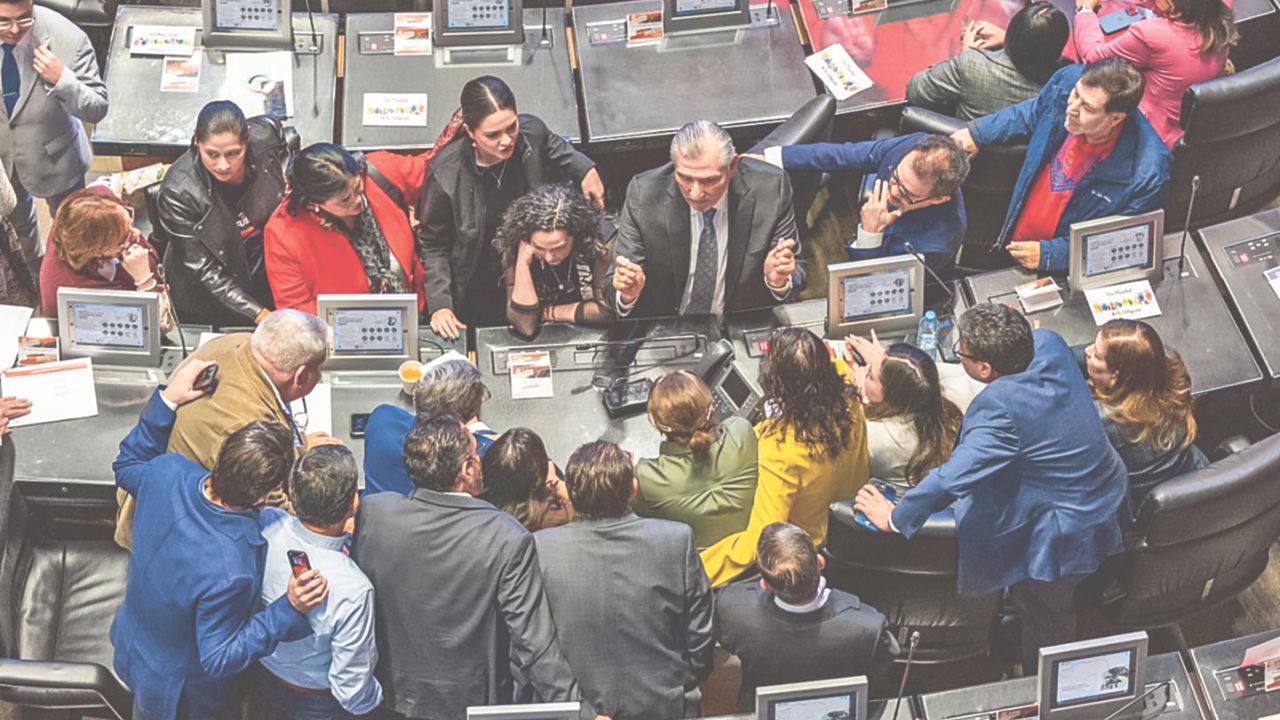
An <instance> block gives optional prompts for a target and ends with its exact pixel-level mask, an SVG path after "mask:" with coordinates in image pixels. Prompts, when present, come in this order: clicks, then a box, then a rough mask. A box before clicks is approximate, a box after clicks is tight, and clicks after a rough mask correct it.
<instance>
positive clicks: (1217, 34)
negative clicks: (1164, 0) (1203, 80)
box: [1170, 0, 1240, 55]
mask: <svg viewBox="0 0 1280 720" xmlns="http://www.w3.org/2000/svg"><path fill="white" fill-rule="evenodd" d="M1170 2H1172V3H1173V15H1172V18H1171V19H1173V20H1176V21H1178V22H1184V23H1190V24H1191V25H1195V26H1196V30H1198V31H1199V32H1200V54H1201V55H1213V54H1215V53H1219V52H1225V51H1226V50H1227V49H1228V48H1230V47H1231V46H1233V45H1235V44H1236V42H1238V41H1239V40H1240V34H1239V33H1237V32H1236V21H1235V13H1233V12H1232V10H1231V8H1229V7H1227V4H1226V3H1224V2H1222V0H1170Z"/></svg>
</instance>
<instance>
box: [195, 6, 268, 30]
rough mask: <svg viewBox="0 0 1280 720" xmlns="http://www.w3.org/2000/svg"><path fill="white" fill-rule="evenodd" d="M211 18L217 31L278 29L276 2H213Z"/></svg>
mask: <svg viewBox="0 0 1280 720" xmlns="http://www.w3.org/2000/svg"><path fill="white" fill-rule="evenodd" d="M207 1H208V0H206V2H207ZM213 17H214V28H216V29H218V30H268V31H275V30H279V29H280V6H279V3H278V1H277V0H213Z"/></svg>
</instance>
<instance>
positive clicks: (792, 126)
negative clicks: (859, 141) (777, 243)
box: [747, 93, 836, 235]
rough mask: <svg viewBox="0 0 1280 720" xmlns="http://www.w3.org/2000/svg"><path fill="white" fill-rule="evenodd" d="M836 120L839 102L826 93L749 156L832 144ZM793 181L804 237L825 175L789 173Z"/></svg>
mask: <svg viewBox="0 0 1280 720" xmlns="http://www.w3.org/2000/svg"><path fill="white" fill-rule="evenodd" d="M835 117H836V99H835V98H834V97H832V96H830V95H828V94H826V93H823V94H821V95H819V96H817V97H815V98H813V99H812V100H810V101H809V102H807V103H805V104H804V105H801V106H800V109H799V110H796V111H795V112H794V113H792V115H791V117H789V118H787V119H786V121H785V122H783V123H782V124H781V125H779V126H778V127H777V128H775V129H774V130H773V132H771V133H769V134H768V135H765V136H764V138H762V139H761V140H760V141H759V142H757V143H756V144H755V145H752V146H751V149H750V150H748V151H747V152H749V153H756V154H759V153H762V152H764V150H765V148H770V147H776V146H781V145H803V144H806V143H816V142H830V141H831V127H832V124H833V123H834V122H835ZM787 175H788V176H790V178H791V190H792V193H793V195H794V197H793V204H794V205H795V209H796V224H797V225H798V226H800V231H801V234H802V235H807V234H808V233H807V231H808V230H809V227H808V224H807V223H806V222H805V219H806V218H807V217H808V215H809V208H810V207H812V206H813V201H814V199H815V198H816V197H817V196H818V190H819V188H820V187H821V186H822V173H820V172H817V171H816V170H815V171H805V170H800V171H790V170H789V171H787Z"/></svg>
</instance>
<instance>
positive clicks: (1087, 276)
mask: <svg viewBox="0 0 1280 720" xmlns="http://www.w3.org/2000/svg"><path fill="white" fill-rule="evenodd" d="M1070 252H1071V262H1070V264H1069V267H1070V273H1071V275H1070V277H1069V278H1068V280H1067V283H1068V285H1070V287H1071V289H1072V290H1089V289H1092V288H1100V287H1107V286H1109V285H1115V284H1117V283H1123V282H1131V281H1134V280H1150V281H1151V282H1152V283H1158V282H1160V277H1161V275H1162V274H1163V272H1164V210H1156V211H1154V212H1149V213H1144V214H1142V215H1133V216H1124V215H1113V216H1111V217H1105V218H1101V219H1098V220H1088V221H1086V222H1078V223H1074V224H1072V226H1071V250H1070Z"/></svg>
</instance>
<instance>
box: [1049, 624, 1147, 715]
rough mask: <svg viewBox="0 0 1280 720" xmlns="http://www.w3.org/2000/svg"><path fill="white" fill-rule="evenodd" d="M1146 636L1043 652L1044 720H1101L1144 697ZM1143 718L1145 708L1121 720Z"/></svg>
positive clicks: (1138, 707) (1132, 635) (1139, 706)
mask: <svg viewBox="0 0 1280 720" xmlns="http://www.w3.org/2000/svg"><path fill="white" fill-rule="evenodd" d="M1146 678H1147V634H1146V633H1145V632H1135V633H1128V634H1126V635H1115V636H1112V637H1106V638H1098V639H1096V640H1085V641H1082V642H1076V643H1069V644H1067V645H1054V646H1053V647H1047V648H1041V649H1040V683H1039V685H1040V686H1039V695H1038V696H1037V697H1038V703H1039V705H1040V719H1041V720H1097V719H1098V718H1105V717H1107V716H1108V715H1111V713H1113V712H1116V711H1118V710H1121V708H1124V707H1125V705H1126V704H1127V703H1130V702H1133V701H1134V700H1135V699H1136V698H1137V697H1138V695H1139V694H1141V693H1143V692H1145V689H1146ZM1141 715H1142V703H1138V702H1134V703H1133V705H1132V706H1131V707H1130V708H1129V709H1128V710H1126V711H1124V712H1123V713H1122V714H1120V715H1117V716H1116V717H1117V718H1131V717H1139V716H1141Z"/></svg>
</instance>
